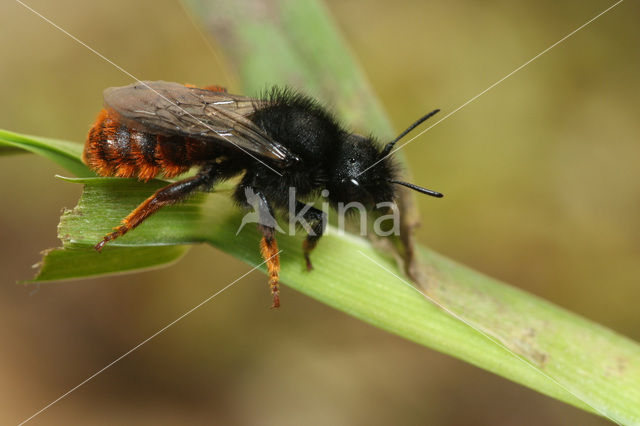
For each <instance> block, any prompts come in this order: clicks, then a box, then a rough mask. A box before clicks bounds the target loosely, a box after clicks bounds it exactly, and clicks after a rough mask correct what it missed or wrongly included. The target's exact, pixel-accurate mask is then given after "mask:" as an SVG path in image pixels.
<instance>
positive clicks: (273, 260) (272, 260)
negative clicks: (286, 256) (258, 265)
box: [260, 236, 280, 309]
mask: <svg viewBox="0 0 640 426" xmlns="http://www.w3.org/2000/svg"><path fill="white" fill-rule="evenodd" d="M260 253H261V254H262V258H263V259H264V260H266V261H267V271H268V275H269V288H270V289H271V295H272V296H273V305H272V306H271V307H272V308H274V309H277V308H279V307H280V289H279V284H280V255H278V243H277V242H276V239H275V237H266V236H265V237H262V240H261V241H260Z"/></svg>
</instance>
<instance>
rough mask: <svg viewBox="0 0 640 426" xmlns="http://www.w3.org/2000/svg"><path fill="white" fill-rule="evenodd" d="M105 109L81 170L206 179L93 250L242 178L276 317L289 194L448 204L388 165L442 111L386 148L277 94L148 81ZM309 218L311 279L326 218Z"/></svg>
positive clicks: (240, 195)
mask: <svg viewBox="0 0 640 426" xmlns="http://www.w3.org/2000/svg"><path fill="white" fill-rule="evenodd" d="M104 101H105V109H103V110H101V111H100V113H99V115H98V118H97V120H96V122H95V124H94V125H93V127H92V128H91V130H90V131H89V135H88V138H87V141H86V144H85V147H84V153H83V160H84V162H85V163H86V164H87V165H88V166H89V167H90V168H91V169H93V170H94V171H95V172H96V173H97V174H99V175H101V176H120V177H137V178H138V179H140V180H142V181H148V180H149V179H152V178H154V177H156V176H158V175H163V176H164V177H166V178H172V177H175V176H178V175H180V174H182V173H184V172H186V171H188V170H189V169H190V168H191V167H193V166H197V167H199V171H198V173H197V174H196V175H195V176H193V177H189V178H186V179H183V180H179V181H177V182H174V183H171V184H169V185H167V186H166V187H164V188H161V189H159V190H158V191H156V192H155V193H154V194H153V195H151V196H150V197H149V198H147V199H146V200H145V201H144V202H143V203H142V204H140V205H139V206H138V207H137V208H136V209H135V210H133V211H132V212H131V213H130V214H129V215H128V216H127V217H126V218H124V219H123V221H122V224H121V225H120V226H118V227H117V228H115V231H114V232H112V233H110V234H108V235H106V236H105V237H104V238H103V239H102V241H100V242H99V243H98V244H96V246H95V249H96V250H97V251H100V250H102V248H103V247H104V245H105V244H106V243H107V242H109V241H111V240H114V239H116V238H118V237H119V236H122V235H124V234H126V233H127V232H128V231H130V230H131V229H133V228H135V227H136V226H138V225H140V224H141V223H142V222H143V221H144V220H145V219H147V218H148V217H149V216H151V215H152V214H153V213H155V212H156V211H158V210H159V209H160V208H162V207H164V206H167V205H171V204H174V203H177V202H179V201H181V200H183V199H184V198H185V197H187V196H188V195H189V194H191V193H192V192H194V191H196V190H209V189H211V188H212V187H213V186H214V185H215V184H216V183H218V182H220V181H223V180H225V179H229V178H231V177H233V176H235V175H239V174H240V173H242V172H244V176H243V177H242V180H241V181H240V183H239V184H238V186H237V188H236V191H235V193H234V199H235V201H236V202H237V203H239V204H240V205H245V206H246V204H247V202H246V200H245V197H244V195H245V193H248V192H247V191H250V192H251V193H252V194H255V196H257V198H258V200H259V203H258V206H259V209H258V210H259V211H258V214H259V216H261V217H262V216H264V217H265V221H263V220H260V221H259V225H258V228H259V230H260V232H261V233H262V240H261V242H260V250H261V254H262V256H263V258H264V259H265V260H266V263H267V269H268V272H269V286H270V289H271V294H272V296H273V307H274V308H277V307H279V306H280V297H279V288H278V286H279V270H280V260H279V256H278V246H277V243H276V238H275V229H274V227H273V226H270V225H268V224H269V223H270V222H269V221H268V220H266V218H272V217H273V212H274V209H275V210H286V209H287V208H288V206H289V199H288V197H289V188H295V190H296V194H297V197H299V198H300V199H305V198H309V197H312V196H314V195H317V194H318V193H319V192H320V191H321V190H324V189H326V190H328V191H329V195H328V197H327V199H328V201H329V202H330V204H331V205H332V206H333V207H335V206H337V205H338V203H340V202H342V203H349V202H360V203H362V204H363V205H364V206H366V207H369V208H373V207H374V206H375V205H376V204H377V203H380V202H390V201H393V200H394V198H395V196H396V192H395V187H394V185H403V186H406V187H409V188H411V189H414V190H416V191H419V192H421V193H423V194H427V195H431V196H434V197H442V194H441V193H439V192H435V191H432V190H429V189H426V188H422V187H419V186H416V185H413V184H410V183H407V182H403V181H400V180H397V178H396V174H397V172H396V170H397V169H396V167H395V165H394V163H393V161H392V159H391V157H390V156H389V154H390V153H391V151H392V149H393V146H394V144H395V143H396V142H397V141H398V140H400V139H401V138H402V137H404V136H405V135H406V134H407V133H409V132H410V131H411V130H412V129H413V128H415V127H416V126H418V125H419V124H420V123H422V122H423V121H425V120H426V119H427V118H429V117H431V116H432V115H434V114H435V113H437V112H438V110H435V111H433V112H431V113H429V114H427V115H425V116H424V117H422V118H420V119H419V120H418V121H416V122H415V123H413V124H412V125H411V126H410V127H409V128H408V129H406V130H405V131H404V132H402V133H401V134H400V135H399V136H398V137H397V138H396V139H394V140H393V141H391V142H389V143H388V144H386V146H384V147H383V148H382V147H379V146H378V145H377V144H376V143H375V141H374V140H373V139H372V138H366V137H363V136H360V135H357V134H353V133H349V132H348V131H346V130H345V129H344V128H343V127H342V126H341V125H340V124H338V122H337V121H336V119H335V118H334V117H333V115H331V113H329V112H328V111H327V110H326V109H325V108H323V107H322V106H320V105H319V104H318V103H317V102H316V101H315V100H313V99H311V98H310V97H307V96H305V95H302V94H300V93H297V92H295V91H293V90H290V89H278V88H274V89H272V90H271V91H269V92H267V93H266V94H265V96H263V97H261V98H259V99H254V98H249V97H245V96H238V95H231V94H228V93H227V92H226V90H225V89H223V88H221V87H218V86H211V87H205V88H196V87H193V86H189V85H182V84H178V83H168V82H164V81H147V82H138V83H135V84H132V85H129V86H124V87H112V88H108V89H106V90H105V91H104ZM374 164H375V166H374V167H371V166H372V165H374ZM304 208H305V204H304V203H302V202H301V201H296V211H297V212H303V211H304ZM302 218H303V219H304V220H305V221H306V222H307V223H308V224H309V225H310V228H311V230H312V232H309V233H308V235H307V237H306V239H305V240H304V242H303V253H304V257H305V260H306V265H307V269H308V270H311V269H312V265H311V260H310V258H309V254H310V253H311V251H312V250H313V249H314V248H315V246H316V244H317V243H318V240H319V239H320V237H321V236H322V233H323V231H324V228H325V225H326V218H325V214H324V213H323V212H322V210H319V209H316V208H311V209H307V210H306V212H305V213H304V214H303V216H302ZM271 223H272V222H271Z"/></svg>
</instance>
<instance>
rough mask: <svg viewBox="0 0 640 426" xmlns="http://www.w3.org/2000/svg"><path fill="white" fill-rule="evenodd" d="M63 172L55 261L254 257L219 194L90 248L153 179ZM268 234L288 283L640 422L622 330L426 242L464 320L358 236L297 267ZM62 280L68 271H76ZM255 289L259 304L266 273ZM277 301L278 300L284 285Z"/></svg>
mask: <svg viewBox="0 0 640 426" xmlns="http://www.w3.org/2000/svg"><path fill="white" fill-rule="evenodd" d="M68 180H70V181H71V182H75V183H78V184H83V185H84V186H85V190H84V192H83V195H82V198H81V200H80V202H79V204H78V207H76V208H75V209H73V210H71V211H68V212H65V214H64V215H63V217H62V220H61V223H60V230H59V233H60V235H61V236H62V238H63V242H64V246H65V247H66V249H65V253H66V256H68V258H66V259H64V260H65V261H67V262H68V261H74V262H78V263H83V264H84V265H85V266H84V269H83V273H86V275H95V273H96V272H99V271H98V270H91V266H87V265H93V264H94V261H101V260H102V259H103V258H104V257H108V258H109V259H111V258H112V259H114V264H115V265H116V266H117V265H118V262H119V260H118V259H120V260H122V261H123V262H125V263H123V265H127V263H126V261H128V259H127V256H129V255H130V252H128V251H126V250H133V249H141V250H142V249H150V250H156V249H159V248H163V249H166V248H167V244H187V243H196V242H207V243H209V244H211V245H213V246H215V247H218V248H220V249H221V250H224V251H225V252H227V253H229V254H232V255H233V256H235V257H238V258H240V259H242V260H244V261H246V262H247V263H249V264H251V265H256V264H258V263H260V262H261V258H260V254H259V250H258V241H259V239H260V236H259V235H258V233H257V231H256V230H255V227H254V226H247V227H246V228H244V229H243V230H242V231H241V232H240V233H239V234H238V235H237V236H236V235H235V234H236V230H237V229H238V227H239V225H240V223H241V220H242V216H243V212H240V211H239V210H238V209H237V208H236V207H235V206H234V205H233V202H232V201H231V200H230V197H229V194H228V191H227V190H223V191H220V192H214V193H209V194H200V195H198V196H196V197H194V198H192V199H190V200H189V201H188V202H186V203H185V204H181V205H177V206H172V207H168V208H165V209H163V210H162V211H160V212H159V213H158V214H156V215H154V216H153V217H151V218H150V219H148V220H147V221H146V222H145V223H143V224H142V225H141V226H140V227H139V228H137V229H136V230H135V231H134V232H131V233H129V234H127V235H125V236H123V237H121V238H119V239H118V240H116V241H114V242H112V243H111V244H110V245H108V246H107V247H106V248H105V250H104V253H103V254H98V253H96V252H94V251H93V250H92V248H91V247H92V246H93V245H94V244H95V243H96V242H97V241H99V240H100V238H101V237H102V236H103V235H104V234H105V233H106V232H108V231H109V230H110V229H111V228H112V227H113V226H116V225H117V224H118V223H119V221H120V219H121V218H122V217H123V216H124V215H125V214H126V213H128V212H129V211H130V210H132V209H133V208H134V207H136V206H137V205H138V204H139V203H140V201H142V200H143V199H145V198H146V197H147V196H148V195H149V194H151V193H152V192H153V191H154V190H155V189H157V188H158V187H160V186H161V185H162V182H159V181H157V182H151V183H148V184H143V183H140V182H137V181H135V180H132V179H118V178H82V179H68ZM278 242H279V245H280V248H281V249H282V250H283V253H282V255H281V261H282V270H281V278H282V281H283V283H284V284H286V286H287V287H290V288H294V289H296V290H298V291H300V292H302V293H304V294H307V295H309V296H310V297H313V298H315V299H317V300H319V301H321V302H323V303H326V304H328V305H330V306H332V307H334V308H336V309H339V310H341V311H344V312H346V313H348V314H350V315H353V316H355V317H357V318H359V319H361V320H363V321H366V322H368V323H371V324H373V325H375V326H377V327H380V328H382V329H385V330H387V331H389V332H392V333H395V334H397V335H399V336H402V337H404V338H406V339H409V340H412V341H414V342H416V343H419V344H421V345H424V346H427V347H430V348H433V349H436V350H438V351H441V352H444V353H447V354H450V355H452V356H454V357H457V358H460V359H462V360H465V361H467V362H469V363H471V364H474V365H476V366H478V367H481V368H484V369H486V370H488V371H492V372H494V373H496V374H499V375H501V376H503V377H506V378H508V379H510V380H513V381H515V382H518V383H521V384H523V385H525V386H528V387H530V388H532V389H536V390H537V391H539V392H542V393H544V394H547V395H549V396H552V397H554V398H557V399H559V400H562V401H565V402H568V403H570V404H573V405H575V406H577V407H580V408H583V409H586V410H589V411H594V412H599V413H600V414H602V415H605V416H608V417H610V418H612V419H615V420H617V421H618V422H621V423H624V424H634V423H638V422H639V421H640V363H638V360H640V346H638V344H637V343H635V342H633V341H631V340H629V339H627V338H625V337H623V336H620V335H618V334H616V333H614V332H612V331H610V330H608V329H606V328H604V327H602V326H599V325H597V324H595V323H593V322H590V321H589V320H586V319H584V318H581V317H580V316H578V315H575V314H572V313H570V312H567V311H566V310H564V309H562V308H560V307H557V306H555V305H553V304H550V303H548V302H546V301H544V300H541V299H539V298H537V297H535V296H532V295H530V294H527V293H525V292H523V291H520V290H518V289H515V288H513V287H510V286H508V285H505V284H503V283H500V282H498V281H496V280H494V279H492V278H489V277H486V276H484V275H482V274H480V273H478V272H476V271H473V270H471V269H469V268H466V267H465V266H462V265H459V264H457V263H455V262H453V261H451V260H449V259H447V258H444V257H442V256H440V255H438V254H437V253H434V252H432V251H430V250H428V249H426V248H420V256H421V260H422V261H423V262H424V263H425V265H426V266H427V268H428V269H429V271H430V286H429V293H428V294H429V296H430V297H431V298H433V299H434V300H436V301H437V303H439V304H440V305H441V306H444V307H445V308H446V309H447V310H449V311H451V312H454V313H455V315H457V316H459V317H462V318H464V320H465V321H466V322H468V323H470V324H472V325H473V328H472V327H469V326H468V325H467V324H465V323H464V322H462V321H460V320H459V319H456V318H454V317H453V316H451V315H450V314H448V313H446V312H445V311H443V310H442V309H441V308H439V307H438V306H436V305H434V304H433V303H431V302H430V301H428V300H427V299H426V298H425V297H423V296H422V295H421V294H420V293H419V292H418V291H417V290H416V289H415V288H413V287H410V286H408V285H407V282H406V281H404V280H403V279H402V278H399V277H401V276H402V275H401V274H402V273H401V272H400V271H399V270H398V269H397V266H396V264H395V262H394V260H393V259H392V258H390V257H386V256H385V255H383V254H381V253H380V252H379V251H377V250H376V249H375V248H373V247H372V245H371V243H370V242H369V241H368V240H366V239H362V238H360V237H355V236H353V235H350V234H341V233H339V232H338V230H337V229H335V228H333V227H329V229H328V231H327V235H326V236H325V237H324V238H323V240H322V243H321V244H320V245H319V246H318V248H317V249H316V251H314V257H313V259H314V265H315V270H314V271H312V272H311V273H308V272H306V271H305V268H304V262H303V257H302V252H301V243H302V236H296V237H291V236H286V235H279V236H278ZM169 247H170V246H169ZM151 253H155V252H151ZM53 254H55V255H56V256H60V255H61V253H59V252H57V251H55V252H52V253H51V254H49V255H48V256H47V258H49V257H50V256H52V255H53ZM180 254H181V253H180ZM76 256H77V258H76ZM154 256H156V254H154ZM176 257H179V256H176ZM370 259H372V260H373V261H372V260H370ZM54 260H56V259H54ZM171 260H173V259H171ZM46 264H47V259H45V265H46ZM68 265H69V264H68V263H67V265H63V266H64V267H65V268H67V267H68ZM98 265H99V264H98ZM379 265H382V266H383V267H384V268H385V269H387V270H389V271H391V272H392V273H388V272H386V271H385V269H382V268H381V267H380V266H379ZM57 267H58V265H56V263H55V261H52V262H50V263H49V267H48V268H47V269H46V270H45V269H43V274H45V273H46V275H45V276H44V277H42V278H47V279H51V277H55V279H62V278H64V274H65V273H68V272H65V270H62V271H60V270H57V269H56V268H57ZM263 269H264V268H263ZM110 272H115V270H110ZM69 277H70V278H75V277H78V273H77V271H74V272H73V275H70V276H69ZM264 293H265V307H266V306H267V305H268V303H269V302H270V300H269V297H268V290H267V285H266V280H265V287H264ZM282 297H283V300H286V289H285V290H284V293H283V295H282ZM474 328H475V329H477V330H481V331H482V333H485V334H486V335H488V336H490V338H487V337H486V336H484V335H483V334H481V333H479V332H478V331H476V330H475V329H474ZM507 348H508V349H509V350H510V351H512V352H514V353H516V354H517V355H518V357H516V356H514V355H513V354H512V353H511V352H509V351H508V350H507ZM550 377H551V378H553V380H550ZM585 401H586V402H585Z"/></svg>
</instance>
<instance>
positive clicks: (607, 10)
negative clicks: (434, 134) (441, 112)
mask: <svg viewBox="0 0 640 426" xmlns="http://www.w3.org/2000/svg"><path fill="white" fill-rule="evenodd" d="M623 1H624V0H618V2H616V3H615V4H613V5H612V6H609V7H608V8H607V9H605V10H604V11H602V12H600V13H599V14H597V15H596V16H595V17H593V18H591V19H590V20H588V21H587V22H586V23H584V24H582V25H581V26H579V27H578V28H576V29H575V30H573V31H572V32H570V33H569V34H567V35H566V36H564V37H562V38H561V39H560V40H558V41H556V42H555V43H553V44H552V45H551V46H549V47H547V48H546V49H544V50H543V51H542V52H540V53H538V54H537V55H536V56H534V57H533V58H531V59H529V60H528V61H527V62H525V63H524V64H522V65H520V66H519V67H518V68H516V69H515V70H513V71H511V72H510V73H509V74H507V75H505V76H504V77H502V78H501V79H500V80H498V81H496V82H495V83H493V84H492V85H491V86H489V87H487V88H486V89H484V90H483V91H482V92H480V93H478V94H477V95H475V96H474V97H473V98H471V99H469V100H468V101H466V102H465V103H463V104H462V105H460V106H459V107H457V108H456V109H454V110H453V111H451V112H450V113H448V114H447V115H445V116H444V117H442V118H441V119H440V120H438V121H436V122H435V123H433V124H432V125H431V126H429V127H427V128H426V129H424V130H423V131H421V132H420V133H418V134H417V135H416V136H414V137H412V138H411V139H409V140H408V141H407V142H405V143H403V144H401V145H400V146H399V147H397V148H395V149H394V150H393V151H391V152H390V153H388V154H387V155H385V156H384V157H382V158H381V159H379V160H378V161H376V162H375V163H373V164H372V165H370V166H369V167H367V168H366V169H364V170H363V171H362V172H360V173H359V174H358V176H360V175H361V174H363V173H366V172H367V171H368V170H369V169H371V168H373V167H375V166H376V165H377V164H379V163H380V162H381V161H383V160H384V159H385V158H387V157H389V156H390V155H392V154H393V153H395V152H396V151H399V150H401V149H402V148H404V147H405V146H407V145H408V144H409V143H411V142H413V141H414V140H415V139H417V138H419V137H420V136H422V135H424V134H425V133H426V132H428V131H429V130H431V129H432V128H434V127H435V126H437V125H438V124H440V123H442V122H443V121H444V120H446V119H447V118H449V117H451V116H452V115H453V114H455V113H456V112H458V111H460V110H461V109H462V108H464V107H466V106H467V105H469V104H470V103H471V102H473V101H475V100H476V99H478V98H479V97H480V96H482V95H484V94H485V93H487V92H488V91H489V90H491V89H493V88H494V87H496V86H497V85H498V84H500V83H502V82H503V81H505V80H506V79H507V78H509V77H511V76H512V75H513V74H515V73H517V72H518V71H520V70H521V69H522V68H524V67H526V66H527V65H529V64H530V63H531V62H533V61H535V60H536V59H538V58H539V57H540V56H542V55H544V54H545V53H547V52H548V51H550V50H551V49H553V48H554V47H556V46H557V45H559V44H560V43H562V42H563V41H565V40H566V39H568V38H569V37H571V36H572V35H574V34H575V33H577V32H578V31H580V30H581V29H583V28H584V27H586V26H587V25H589V24H590V23H592V22H593V21H595V20H596V19H598V18H599V17H601V16H602V15H604V14H605V13H607V12H609V11H610V10H611V9H613V8H614V7H616V6H617V5H619V4H620V3H622V2H623Z"/></svg>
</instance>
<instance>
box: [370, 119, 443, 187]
mask: <svg viewBox="0 0 640 426" xmlns="http://www.w3.org/2000/svg"><path fill="white" fill-rule="evenodd" d="M439 112H440V110H439V109H434V110H433V111H431V112H430V113H428V114H426V115H425V116H423V117H421V118H419V119H418V120H417V121H416V122H415V123H413V124H412V125H411V126H409V127H407V129H406V130H405V131H404V132H402V133H400V134H399V135H398V137H397V138H395V139H394V140H392V141H391V142H389V143H388V144H387V145H386V146H385V147H384V149H383V150H382V155H381V156H380V157H381V158H384V157H386V156H387V155H389V153H390V152H391V150H392V149H393V146H394V145H395V144H396V142H398V141H399V140H400V139H402V138H403V137H405V136H407V133H409V132H410V131H412V130H413V129H415V128H416V127H418V126H419V125H421V124H422V123H424V122H425V121H427V120H428V119H429V118H431V117H433V116H434V115H436V114H437V113H439ZM414 189H415V188H414Z"/></svg>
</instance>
